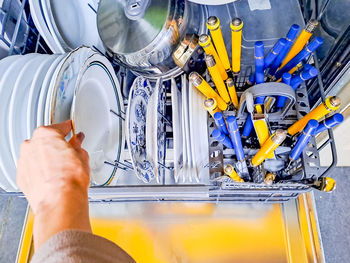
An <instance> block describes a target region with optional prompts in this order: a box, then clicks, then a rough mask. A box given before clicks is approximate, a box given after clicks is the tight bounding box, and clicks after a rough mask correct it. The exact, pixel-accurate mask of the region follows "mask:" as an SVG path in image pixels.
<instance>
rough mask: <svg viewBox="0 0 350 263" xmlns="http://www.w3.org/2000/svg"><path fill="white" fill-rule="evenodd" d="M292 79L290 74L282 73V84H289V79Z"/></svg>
mask: <svg viewBox="0 0 350 263" xmlns="http://www.w3.org/2000/svg"><path fill="white" fill-rule="evenodd" d="M291 80H292V74H290V73H289V72H286V73H284V74H283V75H282V82H283V83H284V84H287V85H290V81H291Z"/></svg>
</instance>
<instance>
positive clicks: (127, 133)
mask: <svg viewBox="0 0 350 263" xmlns="http://www.w3.org/2000/svg"><path fill="white" fill-rule="evenodd" d="M141 79H142V80H143V81H147V82H148V85H149V86H151V85H150V82H149V80H148V79H147V78H144V77H142V76H138V77H136V78H135V80H134V82H133V84H132V86H131V89H130V92H129V98H128V107H127V112H126V119H125V123H126V124H125V125H126V137H127V141H126V143H127V146H128V151H129V155H130V158H131V163H132V166H133V168H134V171H135V175H136V177H137V178H138V179H140V180H141V181H143V182H144V183H150V182H151V181H152V180H153V179H154V178H155V175H154V177H153V178H152V179H150V181H147V180H145V178H144V177H143V176H141V175H140V174H139V173H138V171H137V167H136V164H135V160H134V159H135V157H134V154H133V153H132V150H131V142H130V127H129V124H130V108H131V105H132V104H131V101H132V98H133V94H134V91H135V89H136V86H137V85H136V84H137V81H139V80H141ZM151 87H152V86H151ZM148 95H149V94H148ZM149 97H151V95H149ZM147 161H148V162H150V161H149V160H148V159H147ZM150 163H151V162H150ZM151 164H152V163H151ZM151 170H152V171H153V169H151Z"/></svg>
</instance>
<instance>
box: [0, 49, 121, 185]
mask: <svg viewBox="0 0 350 263" xmlns="http://www.w3.org/2000/svg"><path fill="white" fill-rule="evenodd" d="M123 111H124V107H123V102H122V96H121V92H120V87H119V84H118V81H117V79H116V76H115V73H114V70H113V67H112V65H111V64H110V62H109V61H108V60H107V59H106V58H105V57H104V56H101V55H100V54H99V53H97V52H95V51H93V50H92V49H90V48H86V47H82V48H78V49H76V50H74V51H72V52H70V53H68V54H63V55H42V54H28V55H24V56H22V55H16V56H10V57H6V58H4V59H2V60H0V129H2V131H1V135H2V136H0V145H1V146H2V147H1V148H0V173H1V174H3V176H0V187H1V188H3V189H4V190H7V191H17V190H18V188H17V186H16V164H17V159H18V157H19V150H20V145H21V143H22V142H23V140H25V139H28V138H30V137H31V135H32V133H33V131H34V129H35V128H36V127H39V126H41V125H50V124H53V123H60V122H63V121H65V120H68V119H72V120H73V123H74V125H73V126H74V132H75V133H78V132H83V133H84V134H85V140H84V142H83V148H84V149H86V150H87V151H88V153H89V155H90V167H91V184H92V185H107V184H109V183H110V182H111V181H112V179H113V178H114V176H115V174H116V167H115V166H113V165H111V164H114V163H115V162H116V161H120V158H121V151H122V148H123V146H124V133H123V122H122V119H120V118H119V117H118V115H119V116H120V115H121V113H122V112H123ZM112 112H114V113H116V114H114V113H112ZM107 163H108V164H107ZM6 179H7V180H6Z"/></svg>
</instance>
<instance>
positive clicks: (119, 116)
mask: <svg viewBox="0 0 350 263" xmlns="http://www.w3.org/2000/svg"><path fill="white" fill-rule="evenodd" d="M109 111H110V112H111V113H113V115H115V116H117V117H118V118H120V119H122V120H123V121H125V118H124V117H123V116H121V115H119V114H118V113H116V112H115V111H114V110H112V109H110V110H109Z"/></svg>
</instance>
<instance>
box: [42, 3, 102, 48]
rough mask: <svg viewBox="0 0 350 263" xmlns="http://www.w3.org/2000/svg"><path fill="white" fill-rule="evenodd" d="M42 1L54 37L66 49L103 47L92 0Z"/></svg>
mask: <svg viewBox="0 0 350 263" xmlns="http://www.w3.org/2000/svg"><path fill="white" fill-rule="evenodd" d="M41 3H42V5H43V12H44V15H45V18H46V21H47V24H48V27H49V29H50V32H51V34H52V37H53V38H54V39H55V42H56V43H57V44H58V45H61V46H62V48H63V49H64V50H65V51H71V50H73V49H75V48H77V47H80V46H82V45H86V46H96V47H97V48H99V49H100V50H101V49H103V45H102V42H101V40H100V36H99V34H98V31H97V22H96V12H95V11H94V10H92V9H91V8H90V7H89V4H91V3H90V1H88V0H80V1H71V0H41Z"/></svg>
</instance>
